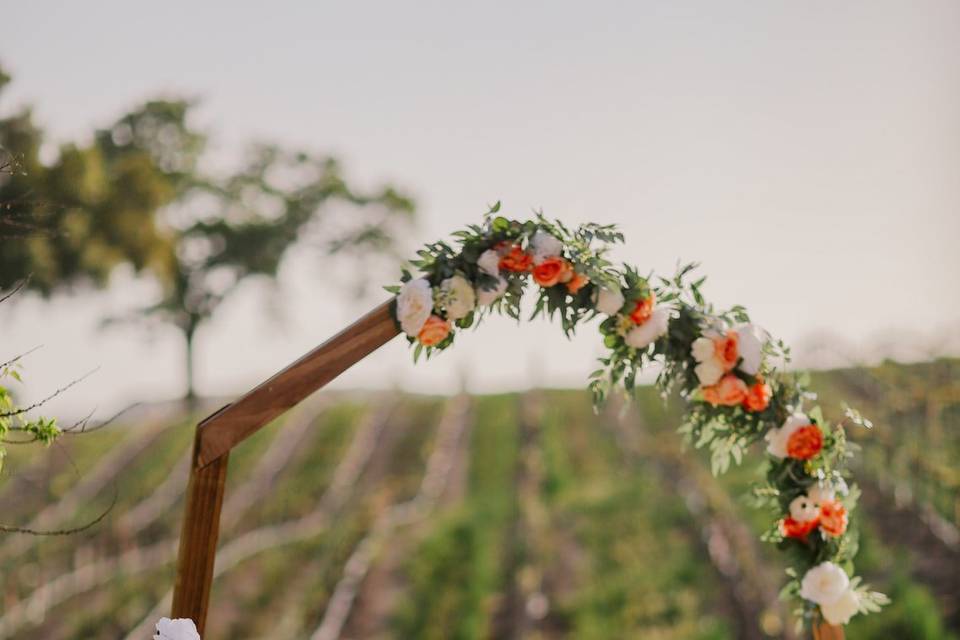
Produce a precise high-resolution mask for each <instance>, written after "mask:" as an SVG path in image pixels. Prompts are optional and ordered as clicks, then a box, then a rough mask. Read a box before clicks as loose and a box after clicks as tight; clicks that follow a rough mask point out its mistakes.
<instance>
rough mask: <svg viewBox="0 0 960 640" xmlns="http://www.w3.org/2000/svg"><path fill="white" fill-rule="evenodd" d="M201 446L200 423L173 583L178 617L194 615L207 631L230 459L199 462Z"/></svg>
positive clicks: (225, 455)
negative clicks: (208, 607) (221, 511)
mask: <svg viewBox="0 0 960 640" xmlns="http://www.w3.org/2000/svg"><path fill="white" fill-rule="evenodd" d="M199 450H200V427H199V426H198V427H197V435H196V438H195V440H194V450H193V464H192V465H191V468H190V483H189V484H188V485H187V507H186V509H187V510H186V514H185V515H184V517H183V528H182V530H181V531H180V551H179V554H178V555H177V577H176V583H175V584H174V587H173V607H172V611H171V616H172V617H174V618H190V619H191V620H193V621H194V622H195V623H196V625H197V630H199V631H200V635H203V630H204V627H205V625H206V623H207V605H208V604H209V602H210V586H211V584H212V582H213V563H214V559H215V558H216V555H217V537H218V535H219V533H220V507H222V506H223V489H224V485H225V484H226V480H227V461H228V460H229V454H224V455H222V456H221V457H219V458H217V459H216V460H214V461H213V462H212V463H211V464H209V465H207V466H206V467H201V466H200V465H199V464H198V462H197V454H198V453H199Z"/></svg>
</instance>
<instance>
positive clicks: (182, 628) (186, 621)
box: [153, 618, 200, 640]
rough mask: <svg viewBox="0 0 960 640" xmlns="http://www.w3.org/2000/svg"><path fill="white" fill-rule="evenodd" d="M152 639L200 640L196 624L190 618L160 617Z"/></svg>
mask: <svg viewBox="0 0 960 640" xmlns="http://www.w3.org/2000/svg"><path fill="white" fill-rule="evenodd" d="M154 630H155V631H156V633H155V634H153V640H200V634H199V633H197V625H195V624H193V620H191V619H190V618H175V619H173V620H171V619H170V618H160V621H159V622H157V625H156V627H154Z"/></svg>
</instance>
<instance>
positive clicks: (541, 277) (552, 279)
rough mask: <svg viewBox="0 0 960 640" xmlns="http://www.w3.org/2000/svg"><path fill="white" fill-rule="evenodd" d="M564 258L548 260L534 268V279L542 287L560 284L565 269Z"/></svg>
mask: <svg viewBox="0 0 960 640" xmlns="http://www.w3.org/2000/svg"><path fill="white" fill-rule="evenodd" d="M565 262H566V261H565V260H564V259H563V258H546V259H544V261H543V262H541V263H540V264H538V265H537V266H535V267H534V268H533V279H534V280H535V281H536V283H537V284H538V285H540V286H541V287H544V288H547V287H552V286H553V285H555V284H557V283H558V282H560V277H561V276H562V275H563V272H564V268H565Z"/></svg>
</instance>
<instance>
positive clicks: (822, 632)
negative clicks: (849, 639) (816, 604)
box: [813, 621, 843, 640]
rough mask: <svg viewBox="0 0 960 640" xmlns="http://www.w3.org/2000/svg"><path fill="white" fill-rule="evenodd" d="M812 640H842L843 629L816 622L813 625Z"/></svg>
mask: <svg viewBox="0 0 960 640" xmlns="http://www.w3.org/2000/svg"><path fill="white" fill-rule="evenodd" d="M813 640H843V627H841V626H834V625H832V624H828V623H826V622H824V621H820V622H817V623H816V624H815V625H813Z"/></svg>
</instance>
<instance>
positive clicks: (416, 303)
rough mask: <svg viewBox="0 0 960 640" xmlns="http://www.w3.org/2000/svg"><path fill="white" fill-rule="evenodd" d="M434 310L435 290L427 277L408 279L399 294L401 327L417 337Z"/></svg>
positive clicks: (408, 333) (398, 307)
mask: <svg viewBox="0 0 960 640" xmlns="http://www.w3.org/2000/svg"><path fill="white" fill-rule="evenodd" d="M432 311H433V291H432V290H431V288H430V283H429V282H428V281H427V280H426V279H425V278H418V279H416V280H408V281H407V282H405V283H404V284H403V286H402V287H401V288H400V293H399V294H397V320H398V321H399V322H400V328H401V329H403V332H404V333H405V334H407V335H408V336H411V337H416V335H417V334H418V333H420V329H422V328H423V325H424V323H425V322H426V321H427V318H429V317H430V313H431V312H432Z"/></svg>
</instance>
